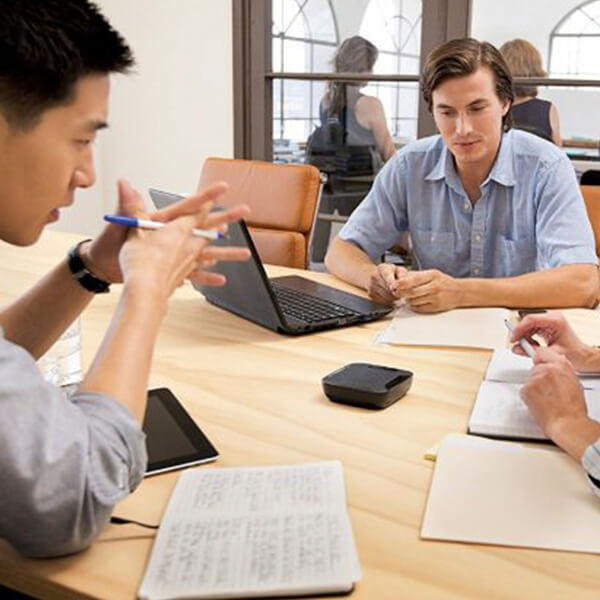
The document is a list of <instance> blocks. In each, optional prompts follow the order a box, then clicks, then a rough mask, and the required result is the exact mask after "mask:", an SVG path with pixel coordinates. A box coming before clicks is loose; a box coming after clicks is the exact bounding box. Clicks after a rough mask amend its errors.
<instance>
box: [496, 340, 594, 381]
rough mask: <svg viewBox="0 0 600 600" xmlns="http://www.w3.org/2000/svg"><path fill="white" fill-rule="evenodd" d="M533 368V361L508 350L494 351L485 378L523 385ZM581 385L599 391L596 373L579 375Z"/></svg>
mask: <svg viewBox="0 0 600 600" xmlns="http://www.w3.org/2000/svg"><path fill="white" fill-rule="evenodd" d="M532 368H533V361H532V360H531V359H530V358H529V357H527V356H519V355H518V354H515V353H514V352H513V351H512V350H510V348H502V349H497V350H495V351H494V354H493V355H492V360H491V361H490V364H489V365H488V368H487V371H486V374H485V378H486V379H487V380H488V381H505V382H507V383H525V382H526V381H527V380H528V379H529V374H530V372H531V369H532ZM578 376H579V379H580V380H581V384H582V385H583V386H584V387H585V388H588V389H600V375H599V374H598V373H579V374H578Z"/></svg>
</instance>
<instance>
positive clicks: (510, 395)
mask: <svg viewBox="0 0 600 600" xmlns="http://www.w3.org/2000/svg"><path fill="white" fill-rule="evenodd" d="M521 387H523V386H522V385H520V384H516V383H506V382H501V381H483V382H482V383H481V385H480V386H479V391H478V392H477V398H476V399H475V406H474V407H473V411H472V412H471V418H470V419H469V432H470V433H476V434H480V435H492V436H499V437H514V438H524V439H532V440H547V439H548V438H547V436H546V434H545V433H544V432H543V431H542V429H541V428H540V427H539V425H538V424H537V423H536V422H535V420H534V418H533V416H532V415H531V413H530V412H529V409H528V408H527V405H526V404H525V403H524V402H523V401H522V400H521V397H520V396H519V392H520V390H521ZM584 394H585V400H586V404H587V408H588V414H589V416H590V417H591V418H592V419H595V420H596V421H600V390H596V389H593V390H584Z"/></svg>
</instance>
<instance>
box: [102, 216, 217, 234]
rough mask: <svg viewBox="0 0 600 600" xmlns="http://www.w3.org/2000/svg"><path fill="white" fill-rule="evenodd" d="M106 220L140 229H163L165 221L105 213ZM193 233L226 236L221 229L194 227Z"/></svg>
mask: <svg viewBox="0 0 600 600" xmlns="http://www.w3.org/2000/svg"><path fill="white" fill-rule="evenodd" d="M104 220H105V221H106V222H107V223H114V224H115V225H123V226H124V227H139V228H140V229H154V230H156V229H162V228H163V227H164V226H165V223H161V222H160V221H152V220H150V219H138V218H137V217H125V216H123V215H104ZM192 235H194V236H195V237H200V238H204V239H207V240H219V239H221V238H223V237H225V234H223V233H221V232H220V231H215V230H212V231H207V230H205V229H194V230H193V232H192Z"/></svg>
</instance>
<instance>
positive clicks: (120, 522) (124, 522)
mask: <svg viewBox="0 0 600 600" xmlns="http://www.w3.org/2000/svg"><path fill="white" fill-rule="evenodd" d="M110 522H111V523H114V524H115V525H139V526H140V527H147V528H148V529H158V528H159V527H160V525H150V524H149V523H142V522H140V521H134V520H133V519H123V518H122V517H115V516H112V517H111V518H110Z"/></svg>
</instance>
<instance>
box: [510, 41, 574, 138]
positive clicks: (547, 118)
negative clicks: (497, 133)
mask: <svg viewBox="0 0 600 600" xmlns="http://www.w3.org/2000/svg"><path fill="white" fill-rule="evenodd" d="M500 53H501V54H502V56H503V58H504V60H505V61H506V64H507V65H508V68H509V69H510V71H511V74H512V76H513V77H546V75H547V73H546V71H544V68H543V67H542V57H541V55H540V53H539V51H538V49H537V48H536V47H535V46H534V45H533V44H531V43H530V42H528V41H527V40H522V39H514V40H510V41H509V42H505V43H504V44H502V46H500ZM514 93H515V99H514V102H513V105H512V108H511V115H512V118H513V127H516V128H517V129H523V130H525V131H529V132H530V133H533V134H535V135H539V136H540V137H543V138H545V139H547V140H548V141H550V142H554V143H555V144H556V145H557V146H561V145H562V139H561V136H560V124H559V119H558V110H556V106H554V104H552V103H551V102H548V101H547V100H540V99H539V98H538V97H537V95H538V90H537V87H535V86H533V85H515V86H514Z"/></svg>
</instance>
